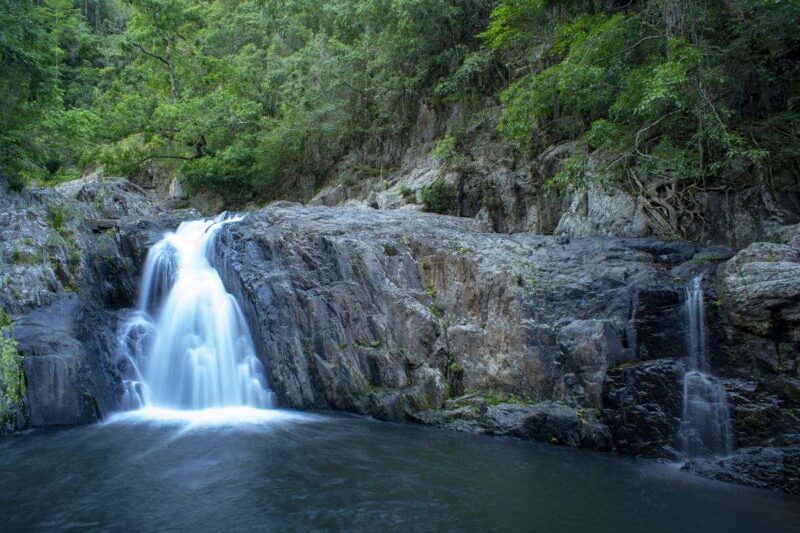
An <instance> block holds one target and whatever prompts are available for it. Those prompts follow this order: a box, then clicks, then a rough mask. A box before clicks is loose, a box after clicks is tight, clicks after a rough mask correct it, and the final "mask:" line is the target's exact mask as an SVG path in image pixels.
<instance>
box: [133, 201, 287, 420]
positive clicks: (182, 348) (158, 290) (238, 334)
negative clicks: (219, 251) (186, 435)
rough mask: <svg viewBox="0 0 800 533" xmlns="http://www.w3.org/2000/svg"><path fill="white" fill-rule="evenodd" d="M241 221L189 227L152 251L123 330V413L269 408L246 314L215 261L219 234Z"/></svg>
mask: <svg viewBox="0 0 800 533" xmlns="http://www.w3.org/2000/svg"><path fill="white" fill-rule="evenodd" d="M238 220H239V219H237V218H229V217H228V218H226V217H225V216H224V215H220V216H218V217H216V218H213V219H207V220H194V221H190V222H184V223H182V224H181V225H180V226H179V227H178V229H177V230H176V231H175V232H173V233H168V234H167V235H165V236H164V238H163V239H162V240H161V241H159V242H158V243H156V244H155V245H154V246H153V247H152V248H151V249H150V251H149V252H148V255H147V260H146V263H145V267H144V273H143V277H142V287H141V294H140V297H139V302H138V306H137V311H136V312H135V313H134V314H133V315H132V316H131V317H130V318H129V319H128V320H127V321H126V322H125V323H124V324H123V326H122V328H121V330H120V342H121V344H122V352H123V357H124V360H125V363H126V365H125V366H126V368H124V369H123V371H124V373H125V375H126V377H127V379H126V380H125V382H124V383H125V396H124V398H123V407H124V408H126V409H136V408H147V412H157V411H155V409H170V410H200V409H206V410H211V411H209V412H210V413H215V414H216V415H219V414H220V413H223V412H224V411H225V410H226V409H227V410H228V411H229V414H231V413H233V414H231V416H238V415H236V412H238V411H241V412H244V413H247V412H250V410H251V409H263V408H269V407H272V405H273V399H272V397H273V395H272V393H271V392H270V391H269V388H268V387H267V385H266V382H265V378H264V377H265V372H264V368H263V365H262V364H261V362H260V361H259V360H258V357H257V356H256V352H255V348H254V346H253V340H252V337H251V335H250V331H249V329H248V327H247V323H246V321H245V319H244V316H243V314H242V311H241V309H240V308H239V305H238V303H237V302H236V299H235V298H234V297H233V295H231V294H230V293H228V292H227V291H226V290H225V287H224V285H223V283H222V279H221V278H220V276H219V273H218V272H217V271H216V269H215V268H214V266H213V265H212V264H211V261H210V258H211V257H213V253H214V239H215V235H216V233H217V232H218V231H219V229H220V228H221V227H222V226H223V225H225V224H229V223H232V222H236V221H238ZM241 408H246V409H241ZM237 409H238V411H237Z"/></svg>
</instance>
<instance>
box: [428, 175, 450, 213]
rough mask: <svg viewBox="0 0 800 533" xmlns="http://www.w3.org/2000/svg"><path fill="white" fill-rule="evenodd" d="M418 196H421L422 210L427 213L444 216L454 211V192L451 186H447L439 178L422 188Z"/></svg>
mask: <svg viewBox="0 0 800 533" xmlns="http://www.w3.org/2000/svg"><path fill="white" fill-rule="evenodd" d="M420 196H422V208H423V210H425V211H427V212H429V213H439V214H440V215H446V214H450V213H452V212H453V211H455V206H456V194H455V190H454V189H453V187H452V186H451V185H447V184H446V183H445V182H444V179H442V178H441V177H439V178H436V180H435V181H434V182H433V183H432V184H430V185H428V186H427V187H423V188H422V191H420Z"/></svg>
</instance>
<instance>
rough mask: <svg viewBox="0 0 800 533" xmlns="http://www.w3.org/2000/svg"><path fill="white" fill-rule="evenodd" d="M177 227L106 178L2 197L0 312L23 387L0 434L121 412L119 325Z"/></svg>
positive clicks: (133, 191) (141, 195) (147, 200)
mask: <svg viewBox="0 0 800 533" xmlns="http://www.w3.org/2000/svg"><path fill="white" fill-rule="evenodd" d="M170 224H173V225H174V224H177V222H175V221H174V220H172V219H171V217H170V215H168V214H166V213H164V212H163V211H161V210H160V209H159V208H157V207H155V204H154V203H153V201H152V198H151V197H149V196H148V195H147V194H146V193H145V192H144V191H143V190H141V189H139V188H138V187H136V186H135V185H133V184H131V183H129V182H127V181H125V180H122V179H118V178H104V177H103V176H102V175H100V174H94V175H91V176H88V177H86V178H84V179H81V180H76V181H73V182H69V183H66V184H64V185H60V186H58V187H57V188H56V189H33V190H29V191H25V192H24V193H22V194H16V193H8V192H6V191H5V190H3V189H2V188H0V280H1V281H0V308H2V309H4V310H5V311H6V312H8V313H9V315H10V317H11V319H12V321H13V328H12V336H13V338H14V339H15V340H16V341H17V343H18V349H19V353H20V355H21V356H22V372H23V376H24V382H25V385H26V387H25V389H26V390H25V396H24V398H23V405H21V406H18V407H17V409H16V410H15V412H14V413H11V414H10V417H11V420H10V421H7V422H8V423H6V424H0V432H2V431H3V430H14V429H22V428H25V427H48V426H65V425H74V424H85V423H88V422H92V421H95V420H98V419H100V418H103V417H105V416H107V415H108V414H110V413H111V412H113V411H115V410H117V409H118V408H119V400H120V397H121V395H122V393H123V388H122V382H121V379H120V373H119V368H118V365H119V361H118V360H117V356H118V349H117V348H118V345H117V339H116V329H117V324H118V321H119V316H120V314H121V313H124V312H125V311H124V308H126V307H130V306H132V305H133V302H134V301H135V298H136V287H137V277H138V268H139V264H140V262H141V260H142V259H143V255H144V253H146V251H147V247H148V246H149V244H151V243H152V241H153V240H154V239H153V236H154V235H155V234H160V233H161V232H162V231H164V227H165V225H166V226H169V225H170ZM0 385H2V384H1V383H0ZM3 417H4V414H3V413H0V419H2V418H3ZM0 421H1V420H0Z"/></svg>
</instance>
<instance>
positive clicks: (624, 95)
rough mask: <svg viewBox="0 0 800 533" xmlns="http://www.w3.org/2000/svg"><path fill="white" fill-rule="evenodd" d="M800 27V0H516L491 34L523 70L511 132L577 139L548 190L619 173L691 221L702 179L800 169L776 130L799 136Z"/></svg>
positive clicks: (531, 146)
mask: <svg viewBox="0 0 800 533" xmlns="http://www.w3.org/2000/svg"><path fill="white" fill-rule="evenodd" d="M798 24H800V4H798V3H797V2H772V1H756V0H752V1H751V0H737V1H734V2H711V3H708V2H693V1H689V0H679V1H676V2H670V3H665V2H659V1H656V0H639V1H635V2H630V3H628V4H627V5H626V6H625V7H622V8H618V7H613V6H611V5H610V4H609V3H606V4H605V5H603V4H602V3H598V2H557V1H544V0H542V1H538V0H503V1H501V2H500V4H499V6H498V7H497V8H496V9H495V11H494V12H493V13H492V16H491V22H490V24H489V27H488V29H487V30H486V31H485V32H484V33H483V34H482V37H483V39H484V41H485V42H486V44H487V46H488V47H489V48H491V49H493V50H495V52H496V53H499V54H503V57H504V58H505V60H506V61H507V62H508V63H509V65H511V66H513V67H516V68H517V72H519V73H520V75H519V76H518V77H517V78H516V79H515V80H514V81H513V82H512V83H510V84H509V85H508V86H507V87H506V88H505V89H503V90H502V92H501V95H500V100H501V102H502V103H503V106H504V107H503V114H502V118H501V122H500V125H499V130H500V132H501V133H502V134H503V136H504V137H505V138H506V139H508V140H510V141H512V142H514V143H516V144H517V145H518V146H520V147H521V148H523V149H527V150H531V151H534V152H535V151H537V150H541V149H543V148H544V147H546V146H548V145H552V144H554V143H557V142H561V141H578V143H579V144H578V145H577V147H576V150H575V152H574V153H573V155H572V157H570V158H569V159H568V160H567V161H566V163H565V164H564V166H563V167H562V169H561V171H560V172H558V173H557V174H556V175H555V176H554V177H552V178H550V180H549V181H548V182H547V183H546V185H547V186H548V187H556V188H560V189H564V188H570V187H577V188H581V187H585V186H586V185H587V184H588V182H589V181H591V180H601V181H616V182H617V183H618V184H620V185H622V186H624V187H628V188H630V189H632V190H631V192H633V193H634V194H636V195H637V196H641V197H642V199H643V201H644V202H645V203H646V205H650V206H656V207H653V208H652V209H651V210H650V211H648V212H649V213H651V214H652V218H653V219H654V222H656V223H661V224H662V225H663V226H666V228H665V229H666V230H672V231H678V230H679V229H681V226H685V225H686V224H687V223H688V222H691V220H687V219H683V218H680V213H681V212H685V211H686V210H689V208H690V207H691V202H692V200H691V198H692V197H693V191H694V190H695V188H696V187H697V186H698V184H702V185H703V186H709V185H712V186H714V187H716V188H726V187H733V188H736V187H740V186H741V185H742V183H750V184H752V183H754V181H757V180H758V179H759V178H761V179H765V178H766V177H767V176H769V175H772V174H775V173H788V175H789V176H792V175H793V176H794V179H795V180H796V179H798V178H800V168H798V167H796V165H794V164H787V163H788V161H789V160H790V159H791V158H792V157H796V156H797V155H798V154H797V151H796V150H795V148H794V146H796V145H797V144H796V142H794V141H792V142H791V143H789V144H788V145H787V144H786V143H780V142H776V141H777V139H776V136H775V135H774V133H775V130H774V129H772V128H774V127H777V128H778V129H779V130H780V131H781V132H782V134H781V135H782V136H783V138H784V139H793V140H796V139H798V138H799V137H800V110H798V108H797V106H796V105H794V104H793V99H792V96H790V95H791V94H792V93H796V91H797V89H798V87H800V68H798V62H797V61H796V60H790V59H789V58H790V57H795V56H796V47H797V43H798V41H797V32H796V29H797V27H798ZM770 47H771V48H770ZM767 124H769V126H767ZM779 124H780V125H779ZM790 179H791V178H790ZM665 187H666V188H665ZM665 191H672V192H671V193H668V192H665ZM687 191H688V193H687ZM664 196H667V198H666V199H665V198H664ZM680 199H683V200H680ZM681 201H683V204H681V203H680V202H681ZM648 202H649V203H648ZM670 202H672V204H669V203H670ZM676 202H677V203H676ZM667 204H669V205H670V206H671V207H669V208H666V207H664V208H663V209H662V210H661V211H659V208H658V206H662V207H663V206H665V205H667ZM672 213H679V215H677V216H676V217H675V218H671V219H668V215H671V214H672Z"/></svg>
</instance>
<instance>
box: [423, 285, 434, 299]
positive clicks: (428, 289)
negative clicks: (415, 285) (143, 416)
mask: <svg viewBox="0 0 800 533" xmlns="http://www.w3.org/2000/svg"><path fill="white" fill-rule="evenodd" d="M425 292H426V293H427V294H428V296H430V297H431V298H436V287H434V286H433V283H428V284H427V285H426V286H425Z"/></svg>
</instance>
